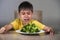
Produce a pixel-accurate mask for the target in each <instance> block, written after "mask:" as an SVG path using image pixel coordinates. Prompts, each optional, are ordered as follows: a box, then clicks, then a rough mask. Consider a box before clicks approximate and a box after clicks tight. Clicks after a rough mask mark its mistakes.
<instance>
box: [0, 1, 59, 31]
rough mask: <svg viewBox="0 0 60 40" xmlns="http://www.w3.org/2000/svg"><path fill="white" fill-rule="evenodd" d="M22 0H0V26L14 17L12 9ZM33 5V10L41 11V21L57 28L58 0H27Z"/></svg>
mask: <svg viewBox="0 0 60 40" xmlns="http://www.w3.org/2000/svg"><path fill="white" fill-rule="evenodd" d="M22 1H24V0H0V26H3V25H5V24H7V23H10V22H11V21H12V20H13V19H14V10H16V9H17V7H18V5H19V4H20V3H21V2H22ZM27 1H29V2H31V3H32V4H33V6H34V10H42V11H43V23H44V24H45V25H48V26H52V27H54V28H55V29H56V30H58V31H59V30H60V29H59V28H60V27H59V26H60V25H59V24H58V23H59V22H60V21H59V20H60V16H59V14H60V0H27Z"/></svg>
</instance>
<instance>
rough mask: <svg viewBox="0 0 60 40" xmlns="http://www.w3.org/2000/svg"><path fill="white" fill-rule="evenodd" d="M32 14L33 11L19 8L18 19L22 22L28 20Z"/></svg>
mask: <svg viewBox="0 0 60 40" xmlns="http://www.w3.org/2000/svg"><path fill="white" fill-rule="evenodd" d="M32 14H33V12H32V11H31V10H27V9H26V10H23V9H22V10H21V11H20V13H19V16H20V19H21V20H22V21H23V22H28V21H30V20H31V19H32Z"/></svg>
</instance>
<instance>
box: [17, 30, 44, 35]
mask: <svg viewBox="0 0 60 40" xmlns="http://www.w3.org/2000/svg"><path fill="white" fill-rule="evenodd" d="M16 32H17V33H20V34H40V33H44V32H45V31H43V30H40V32H36V33H26V32H21V31H20V30H16Z"/></svg>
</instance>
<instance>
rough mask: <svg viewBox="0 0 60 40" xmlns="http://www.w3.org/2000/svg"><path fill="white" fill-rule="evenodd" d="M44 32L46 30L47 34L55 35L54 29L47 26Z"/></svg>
mask: <svg viewBox="0 0 60 40" xmlns="http://www.w3.org/2000/svg"><path fill="white" fill-rule="evenodd" d="M44 30H45V31H46V32H48V33H50V34H54V31H53V29H52V28H51V27H48V26H45V27H44Z"/></svg>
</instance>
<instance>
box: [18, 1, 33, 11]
mask: <svg viewBox="0 0 60 40" xmlns="http://www.w3.org/2000/svg"><path fill="white" fill-rule="evenodd" d="M22 9H29V10H31V11H32V12H33V5H32V4H31V3H29V2H28V1H24V2H22V3H21V4H20V5H19V6H18V11H19V12H20V11H21V10H22Z"/></svg>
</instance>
